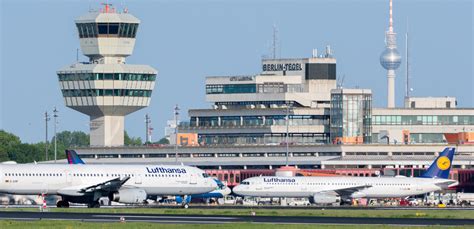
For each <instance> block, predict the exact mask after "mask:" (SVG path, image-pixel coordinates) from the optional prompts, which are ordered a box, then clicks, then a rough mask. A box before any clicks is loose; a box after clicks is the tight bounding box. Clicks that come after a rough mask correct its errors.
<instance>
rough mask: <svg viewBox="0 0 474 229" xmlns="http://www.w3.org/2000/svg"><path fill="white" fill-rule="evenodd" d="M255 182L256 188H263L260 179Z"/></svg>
mask: <svg viewBox="0 0 474 229" xmlns="http://www.w3.org/2000/svg"><path fill="white" fill-rule="evenodd" d="M255 184H256V185H255V189H256V190H262V189H263V185H262V182H261V181H257V182H256V183H255Z"/></svg>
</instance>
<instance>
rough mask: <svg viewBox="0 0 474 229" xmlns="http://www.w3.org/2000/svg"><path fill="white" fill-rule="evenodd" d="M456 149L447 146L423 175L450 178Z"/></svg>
mask: <svg viewBox="0 0 474 229" xmlns="http://www.w3.org/2000/svg"><path fill="white" fill-rule="evenodd" d="M455 151H456V149H455V148H449V147H448V148H445V149H444V150H443V152H441V153H439V156H438V157H437V158H436V160H434V162H433V163H432V164H431V166H430V167H429V168H428V169H427V170H426V171H425V172H424V173H423V175H421V177H425V178H442V179H448V178H449V171H450V170H451V166H452V162H453V157H454V152H455Z"/></svg>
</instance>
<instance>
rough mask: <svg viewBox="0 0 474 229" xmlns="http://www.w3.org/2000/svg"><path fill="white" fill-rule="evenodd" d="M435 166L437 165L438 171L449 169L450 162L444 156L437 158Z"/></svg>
mask: <svg viewBox="0 0 474 229" xmlns="http://www.w3.org/2000/svg"><path fill="white" fill-rule="evenodd" d="M436 165H438V168H439V169H441V170H446V169H449V167H450V166H451V161H450V160H449V158H448V157H446V156H443V157H439V158H438V160H437V161H436Z"/></svg>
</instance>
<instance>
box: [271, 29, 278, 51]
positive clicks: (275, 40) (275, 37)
mask: <svg viewBox="0 0 474 229" xmlns="http://www.w3.org/2000/svg"><path fill="white" fill-rule="evenodd" d="M277 46H278V28H277V26H276V25H275V24H273V41H272V59H276V58H277Z"/></svg>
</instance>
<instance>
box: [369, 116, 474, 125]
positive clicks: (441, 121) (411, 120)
mask: <svg viewBox="0 0 474 229" xmlns="http://www.w3.org/2000/svg"><path fill="white" fill-rule="evenodd" d="M372 124H373V125H474V115H374V116H373V123H372Z"/></svg>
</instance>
